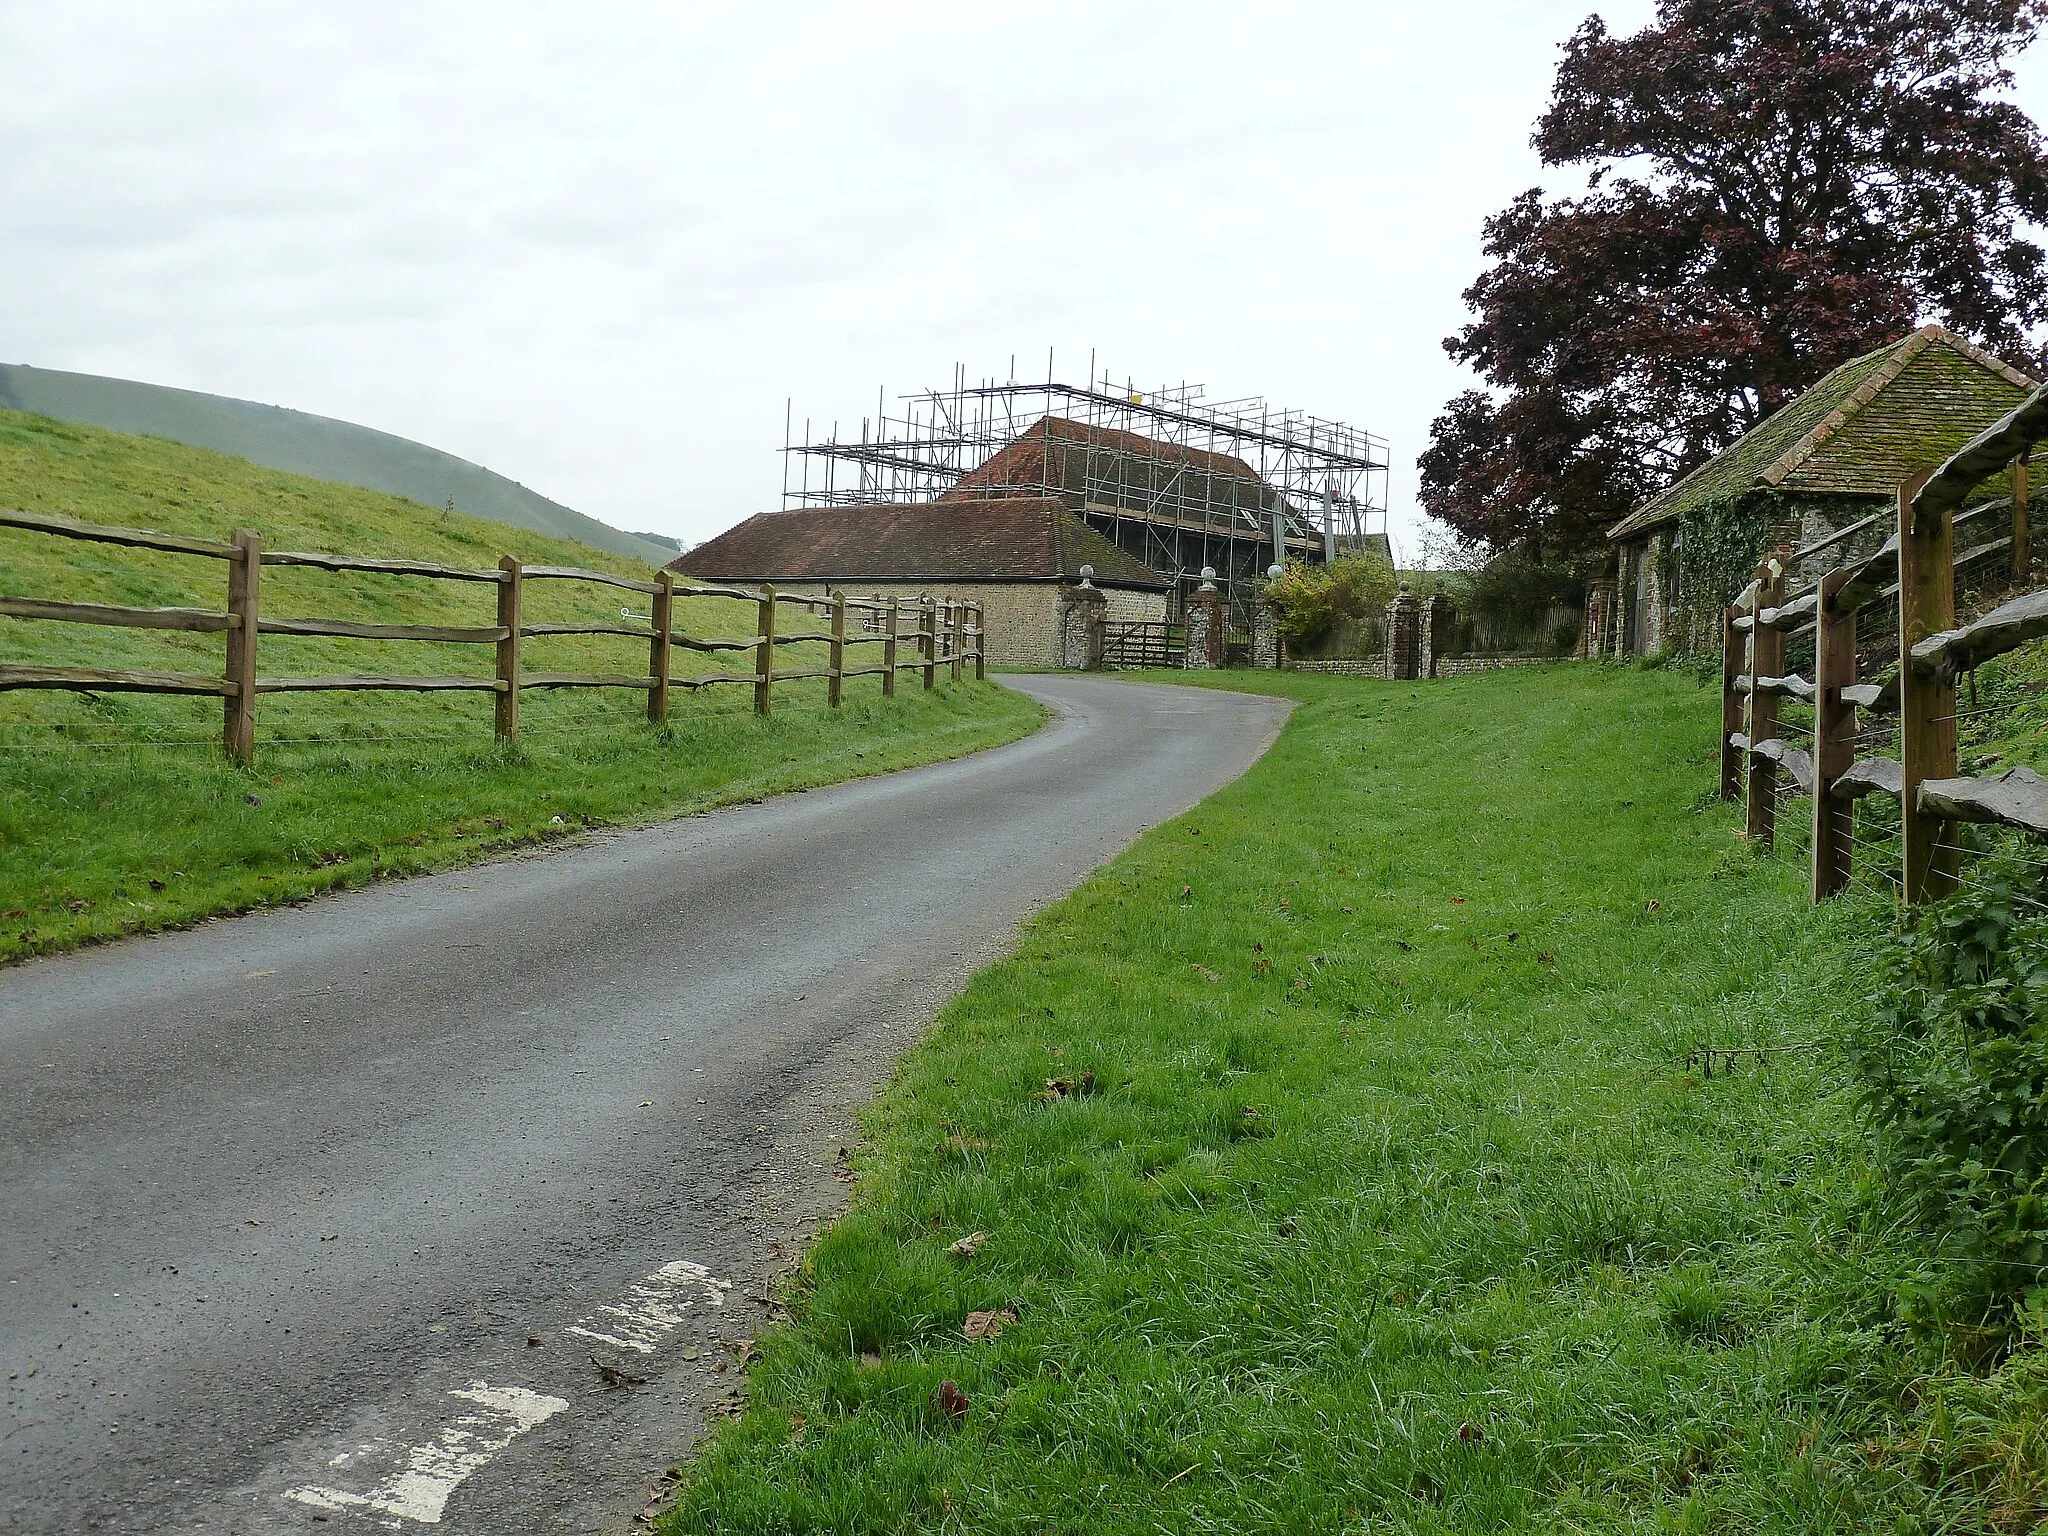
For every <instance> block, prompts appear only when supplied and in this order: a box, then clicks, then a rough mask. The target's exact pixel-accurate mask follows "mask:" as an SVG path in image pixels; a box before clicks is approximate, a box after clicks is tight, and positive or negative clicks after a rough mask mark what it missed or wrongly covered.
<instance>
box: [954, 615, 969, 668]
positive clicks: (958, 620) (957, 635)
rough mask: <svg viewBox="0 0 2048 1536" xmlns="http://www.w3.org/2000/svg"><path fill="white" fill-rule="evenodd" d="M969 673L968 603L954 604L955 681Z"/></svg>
mask: <svg viewBox="0 0 2048 1536" xmlns="http://www.w3.org/2000/svg"><path fill="white" fill-rule="evenodd" d="M966 675H967V604H966V603H964V602H961V603H955V604H954V605H953V681H954V682H956V683H957V682H959V681H960V680H961V678H963V677H965V676H966Z"/></svg>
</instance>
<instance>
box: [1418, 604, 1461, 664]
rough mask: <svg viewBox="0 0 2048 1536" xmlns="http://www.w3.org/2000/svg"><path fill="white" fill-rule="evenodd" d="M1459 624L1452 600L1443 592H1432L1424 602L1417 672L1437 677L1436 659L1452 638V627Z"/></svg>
mask: <svg viewBox="0 0 2048 1536" xmlns="http://www.w3.org/2000/svg"><path fill="white" fill-rule="evenodd" d="M1456 622H1457V614H1456V613H1455V612H1454V611H1453V610H1452V608H1451V600H1450V599H1449V598H1448V597H1445V596H1444V595H1443V593H1441V592H1432V593H1430V594H1429V596H1428V597H1426V598H1424V599H1423V600H1422V638H1421V641H1420V642H1419V645H1418V647H1417V649H1418V653H1419V654H1418V655H1417V657H1416V661H1415V670H1416V672H1417V674H1418V675H1420V676H1422V677H1435V676H1436V659H1437V657H1438V656H1439V655H1440V654H1442V651H1443V645H1444V642H1445V641H1446V640H1448V639H1450V637H1451V626H1452V625H1453V624H1454V623H1456Z"/></svg>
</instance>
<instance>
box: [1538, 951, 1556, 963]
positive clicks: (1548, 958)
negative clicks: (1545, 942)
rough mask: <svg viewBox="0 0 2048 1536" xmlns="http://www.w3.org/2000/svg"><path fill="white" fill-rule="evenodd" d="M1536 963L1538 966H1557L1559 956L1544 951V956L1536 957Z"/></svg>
mask: <svg viewBox="0 0 2048 1536" xmlns="http://www.w3.org/2000/svg"><path fill="white" fill-rule="evenodd" d="M1536 963H1537V964H1538V965H1555V964H1557V956H1555V955H1553V954H1552V953H1551V952H1550V951H1549V950H1547V949H1546V950H1544V951H1543V953H1542V954H1540V955H1538V956H1537V957H1536Z"/></svg>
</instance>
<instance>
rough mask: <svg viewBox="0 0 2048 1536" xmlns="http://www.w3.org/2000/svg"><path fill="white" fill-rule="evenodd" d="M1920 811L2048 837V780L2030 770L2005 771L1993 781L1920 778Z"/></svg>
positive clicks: (1987, 779) (1986, 779)
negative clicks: (2013, 828) (1928, 811)
mask: <svg viewBox="0 0 2048 1536" xmlns="http://www.w3.org/2000/svg"><path fill="white" fill-rule="evenodd" d="M1920 808H1921V809H1922V810H1931V811H1933V812H1935V813H1936V814H1938V815H1941V816H1944V817H1947V818H1949V819H1951V820H1955V821H1984V822H1994V823H1996V824H1997V825H1999V826H2005V827H2015V828H2017V829H2019V830H2020V831H2022V832H2027V833H2031V834H2032V835H2033V836H2035V837H2048V779H2044V778H2042V777H2041V775H2040V774H2038V773H2036V772H2034V770H2033V769H2031V768H2024V767H2021V768H2008V769H2006V771H2005V772H2004V773H2001V774H1999V775H1998V776H1997V777H1995V778H1957V779H1923V780H1922V781H1921V783H1920Z"/></svg>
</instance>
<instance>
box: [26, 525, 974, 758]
mask: <svg viewBox="0 0 2048 1536" xmlns="http://www.w3.org/2000/svg"><path fill="white" fill-rule="evenodd" d="M0 528H15V529H21V530H24V531H27V532H31V533H42V534H48V535H51V536H53V537H57V538H65V539H78V540H84V541H87V542H90V543H97V544H113V545H120V546H124V547H127V548H131V549H146V550H153V551H156V552H158V553H163V554H172V555H189V556H193V557H196V558H199V559H206V560H218V561H222V562H225V564H226V565H227V593H226V606H225V607H224V608H222V609H220V610H218V611H216V610H212V609H203V608H135V607H123V606H119V605H115V604H109V603H74V602H61V601H56V600H48V599H43V598H29V597H0V617H4V618H13V619H43V620H55V621H58V622H62V623H72V624H95V625H104V626H112V627H117V628H126V629H156V630H177V631H184V632H187V633H193V632H196V633H201V634H224V635H225V636H226V637H227V641H226V643H227V654H226V658H225V661H224V664H223V667H222V671H221V675H220V676H218V677H215V676H213V675H211V674H208V673H200V672H145V671H121V670H115V669H111V668H103V667H76V666H14V665H9V664H6V663H0V692H4V691H8V690H12V689H18V688H39V689H64V690H69V691H72V692H78V693H158V694H196V695H201V696H205V695H215V696H218V697H219V698H220V700H221V704H222V716H223V718H222V726H221V745H222V747H223V749H224V750H225V751H226V753H227V755H228V757H230V758H231V759H233V760H234V761H236V762H238V763H249V762H252V761H253V760H254V758H255V752H256V705H257V700H258V698H259V697H260V696H262V695H263V694H266V693H299V692H307V691H316V690H382V691H404V692H478V693H490V694H492V695H494V699H495V709H494V721H495V727H496V733H497V737H498V739H499V740H500V741H506V742H510V741H516V740H517V739H518V736H519V698H520V694H521V693H522V692H523V691H525V690H527V689H533V688H630V689H639V690H643V691H645V693H646V694H647V718H648V719H649V720H650V721H652V722H655V723H659V722H661V721H664V720H666V719H667V718H668V711H669V696H670V694H671V692H672V691H673V690H675V689H678V688H682V689H702V688H711V687H717V686H719V685H721V684H727V683H735V684H751V685H752V686H753V689H754V710H755V712H756V713H757V714H762V715H766V714H768V713H769V712H770V710H771V709H772V707H773V690H774V685H775V684H777V683H784V682H793V681H796V680H798V679H803V678H821V679H823V680H824V681H825V683H826V698H827V701H828V702H829V703H830V704H831V705H832V706H833V707H834V708H837V707H838V706H839V705H840V703H841V702H842V700H843V699H844V697H845V686H846V679H848V678H852V677H874V676H879V677H880V678H881V679H882V692H883V694H884V695H885V696H890V697H893V696H894V694H895V692H896V674H897V673H898V672H899V671H905V670H909V671H922V672H923V674H924V686H925V687H926V688H931V687H933V686H934V685H935V682H936V672H937V669H938V668H939V667H941V666H946V667H950V668H951V670H952V678H953V681H954V682H959V681H960V680H961V679H962V677H963V676H964V675H965V670H966V668H967V666H968V665H969V664H970V663H971V664H972V665H973V668H974V676H975V679H976V680H977V681H979V680H981V679H982V677H983V676H984V675H985V670H986V668H985V658H984V654H983V652H984V645H985V635H984V631H983V615H982V608H981V605H980V604H979V603H969V602H955V601H952V600H950V599H947V600H940V599H934V598H930V597H924V598H918V599H904V598H891V599H889V600H887V601H879V600H869V599H863V598H852V597H848V596H847V595H846V594H845V593H844V592H843V591H836V590H835V591H833V592H831V593H830V594H829V595H826V596H822V597H821V596H816V595H805V594H801V593H784V592H777V591H776V590H775V589H774V588H773V587H771V586H763V587H761V588H759V589H757V590H750V589H747V588H743V587H729V586H714V585H706V584H703V583H699V582H692V581H689V580H687V579H684V578H680V577H678V576H676V574H675V573H674V572H672V571H666V570H664V571H659V572H657V573H656V574H655V576H654V578H653V579H651V580H649V579H645V578H641V577H636V576H620V575H616V574H614V573H612V572H609V571H591V570H582V569H579V568H577V567H573V566H547V565H522V564H521V563H520V562H519V561H518V560H516V559H514V558H513V557H512V556H510V555H506V556H505V557H504V558H503V559H501V560H499V562H498V566H497V569H496V570H464V569H462V568H460V567H457V566H450V565H440V564H436V563H434V562H431V561H425V560H382V559H367V558H361V557H357V556H352V555H327V554H304V553H297V552H291V551H282V550H266V549H264V548H263V542H262V540H261V539H260V538H258V536H257V535H256V534H254V533H251V532H249V531H247V530H246V529H245V530H243V531H241V532H238V533H237V534H235V536H234V538H233V539H232V541H229V542H225V543H223V542H221V541H219V540H214V539H200V538H187V537H184V536H182V535H177V534H165V533H155V532H152V531H150V530H148V529H143V528H113V527H103V526H101V525H99V524H95V523H84V522H79V521H76V520H75V519H72V518H68V517H58V516H55V515H51V514H46V513H37V512H18V511H11V510H6V509H0ZM266 566H273V567H275V566H299V567H310V568H313V569H317V570H323V571H333V572H360V573H367V574H374V575H397V576H424V577H429V578H432V579H434V580H437V581H458V582H475V583H488V584H491V585H494V586H495V587H496V588H497V598H498V601H497V622H496V623H495V624H491V625H470V626H464V625H444V624H366V623H357V622H355V621H352V620H343V619H286V618H271V617H268V616H267V615H265V613H264V612H263V603H262V576H263V570H264V568H265V567H266ZM536 581H576V582H594V583H598V584H600V585H603V586H609V587H617V588H621V589H623V590H625V591H628V592H635V593H639V594H641V595H643V596H646V597H647V598H649V599H650V603H651V609H652V611H651V613H650V614H649V616H648V619H647V620H646V622H644V623H636V622H629V621H628V620H627V619H626V618H625V616H622V617H621V618H618V619H606V620H593V621H587V622H586V621H581V620H579V621H574V622H568V623H548V624H535V623H527V622H525V619H524V616H523V614H522V610H521V600H522V596H523V594H524V591H525V588H526V584H527V583H529V582H536ZM679 597H695V598H727V599H731V600H733V601H735V602H739V603H744V604H746V605H748V607H749V608H751V609H752V611H753V613H754V616H755V618H754V632H753V634H751V635H747V636H735V637H730V638H719V637H704V636H697V635H691V634H686V633H684V632H683V631H681V630H679V629H677V628H676V627H675V600H676V599H677V598H679ZM784 607H801V608H807V609H810V610H812V611H813V612H816V610H818V609H821V608H822V609H824V610H826V612H827V614H828V615H829V621H830V622H829V627H828V628H827V629H825V630H822V631H810V630H792V631H788V632H784V631H782V630H781V629H779V628H778V626H777V623H776V615H777V610H778V609H779V608H784ZM849 609H851V610H854V611H855V612H857V613H865V614H874V615H878V616H879V617H880V619H881V621H882V628H881V632H880V633H879V634H867V633H860V634H853V635H849V634H848V633H847V632H846V614H847V611H848V610H849ZM906 610H907V611H909V612H910V613H911V614H912V615H913V617H914V620H915V624H916V628H915V630H914V635H915V639H916V647H917V649H916V657H915V659H914V660H910V661H899V660H898V659H897V650H898V645H897V642H898V638H899V634H900V628H901V620H902V615H903V613H904V612H905V611H906ZM263 635H294V636H328V637H333V638H341V639H352V640H392V641H425V642H432V643H435V644H442V645H487V646H490V647H491V648H492V650H493V654H494V656H495V658H496V666H495V668H494V669H493V672H492V674H491V675H490V676H488V677H486V676H481V675H459V676H458V675H437V676H424V675H414V674H409V673H392V674H377V675H357V676H315V677H284V676H269V677H266V676H264V675H263V674H262V673H261V672H259V671H258V666H257V664H258V659H259V649H258V641H259V639H260V638H261V637H262V636H263ZM543 635H622V636H628V637H632V638H638V639H645V640H646V641H647V642H648V658H647V672H646V674H645V675H641V674H638V673H599V672H589V673H568V672H527V671H525V670H523V669H522V667H521V664H520V642H521V641H523V640H528V639H532V638H534V637H536V636H543ZM807 643H818V644H823V645H825V646H827V647H828V657H829V660H828V663H827V665H826V666H824V667H813V668H790V667H779V666H777V665H776V660H777V657H776V652H777V650H779V649H780V648H782V647H785V646H792V645H802V644H807ZM862 645H880V646H881V647H882V660H881V663H880V664H879V665H874V666H851V667H850V666H848V665H847V664H846V655H847V650H848V648H849V647H852V646H862ZM678 648H681V649H684V650H690V651H696V652H699V653H703V654H712V653H716V652H747V653H751V654H752V657H753V663H754V665H753V668H752V669H751V670H750V671H714V672H702V673H697V674H694V675H692V676H687V677H677V676H675V675H673V672H672V669H671V663H672V660H673V654H674V652H675V650H676V649H678Z"/></svg>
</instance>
